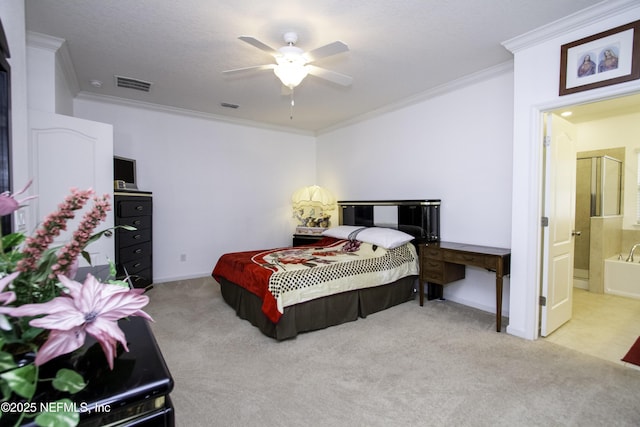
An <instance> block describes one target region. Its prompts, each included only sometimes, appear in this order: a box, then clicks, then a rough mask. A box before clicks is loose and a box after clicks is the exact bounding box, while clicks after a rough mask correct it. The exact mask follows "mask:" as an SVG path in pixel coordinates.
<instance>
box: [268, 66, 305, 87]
mask: <svg viewBox="0 0 640 427" xmlns="http://www.w3.org/2000/svg"><path fill="white" fill-rule="evenodd" d="M273 72H274V73H275V75H276V76H277V77H278V78H279V79H280V81H281V82H282V84H283V85H285V86H286V87H288V88H289V89H293V88H294V87H296V86H298V85H299V84H300V83H301V82H302V80H304V78H305V77H307V74H309V68H308V67H307V66H306V65H303V64H301V63H299V62H298V63H296V62H288V61H282V62H280V61H278V65H276V66H275V68H274V69H273Z"/></svg>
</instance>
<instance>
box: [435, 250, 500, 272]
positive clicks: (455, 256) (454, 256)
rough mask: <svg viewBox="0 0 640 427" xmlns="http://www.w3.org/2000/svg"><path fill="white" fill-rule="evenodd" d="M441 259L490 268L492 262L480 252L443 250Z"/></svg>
mask: <svg viewBox="0 0 640 427" xmlns="http://www.w3.org/2000/svg"><path fill="white" fill-rule="evenodd" d="M443 259H444V260H445V261H448V262H453V263H460V264H465V265H473V266H476V267H484V268H490V267H492V265H493V264H494V263H493V262H492V260H491V259H490V258H489V257H486V256H484V255H482V254H474V253H466V252H450V251H445V252H444V254H443Z"/></svg>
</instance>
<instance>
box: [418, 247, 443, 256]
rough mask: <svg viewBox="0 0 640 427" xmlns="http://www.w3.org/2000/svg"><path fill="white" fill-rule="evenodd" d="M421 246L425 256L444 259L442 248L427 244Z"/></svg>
mask: <svg viewBox="0 0 640 427" xmlns="http://www.w3.org/2000/svg"><path fill="white" fill-rule="evenodd" d="M420 248H421V249H422V253H421V255H422V257H423V258H430V259H442V250H440V248H437V247H433V246H427V245H425V246H421V247H420Z"/></svg>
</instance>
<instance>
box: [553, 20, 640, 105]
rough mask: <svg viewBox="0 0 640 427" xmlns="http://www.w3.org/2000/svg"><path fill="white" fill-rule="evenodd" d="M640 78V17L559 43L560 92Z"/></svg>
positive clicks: (574, 91)
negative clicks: (608, 28)
mask: <svg viewBox="0 0 640 427" xmlns="http://www.w3.org/2000/svg"><path fill="white" fill-rule="evenodd" d="M638 78H640V21H634V22H631V23H629V24H626V25H621V26H619V27H616V28H613V29H611V30H607V31H604V32H601V33H598V34H594V35H592V36H589V37H585V38H583V39H580V40H576V41H574V42H571V43H567V44H564V45H562V46H560V96H562V95H568V94H571V93H576V92H581V91H585V90H591V89H595V88H599V87H604V86H610V85H614V84H618V83H622V82H627V81H631V80H636V79H638Z"/></svg>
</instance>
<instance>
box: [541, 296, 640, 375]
mask: <svg viewBox="0 0 640 427" xmlns="http://www.w3.org/2000/svg"><path fill="white" fill-rule="evenodd" d="M639 336H640V300H638V299H631V298H624V297H619V296H616V295H610V294H596V293H592V292H589V291H586V290H584V289H579V288H574V289H573V316H572V318H571V320H569V322H567V323H566V324H565V325H563V326H561V327H560V328H559V329H558V330H556V331H555V332H553V333H552V334H551V335H549V336H548V337H546V338H544V339H546V340H548V341H550V342H553V343H556V344H558V345H562V346H564V347H568V348H571V349H574V350H577V351H580V352H582V353H587V354H590V355H592V356H596V357H599V358H601V359H605V360H609V361H611V362H615V363H619V364H623V365H625V366H629V367H632V368H636V369H640V366H637V365H633V364H630V363H626V362H622V361H621V360H620V359H622V358H623V357H624V355H625V354H627V351H629V348H631V346H632V345H633V343H634V342H635V341H636V339H638V337H639Z"/></svg>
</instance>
